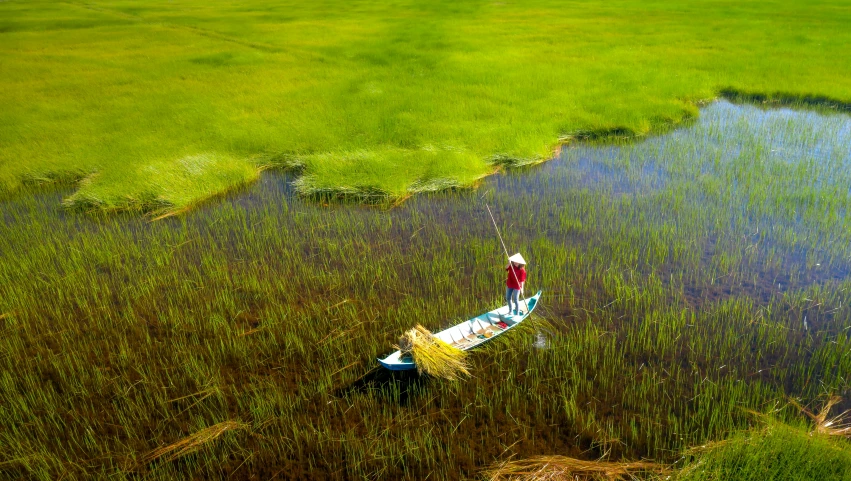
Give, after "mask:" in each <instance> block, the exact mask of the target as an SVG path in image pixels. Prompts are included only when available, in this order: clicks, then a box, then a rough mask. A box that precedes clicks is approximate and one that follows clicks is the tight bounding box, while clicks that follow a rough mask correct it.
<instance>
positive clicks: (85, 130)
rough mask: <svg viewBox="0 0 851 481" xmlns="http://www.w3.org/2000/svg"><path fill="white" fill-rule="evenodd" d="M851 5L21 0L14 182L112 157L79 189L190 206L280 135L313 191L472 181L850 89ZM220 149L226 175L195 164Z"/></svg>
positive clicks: (86, 169)
mask: <svg viewBox="0 0 851 481" xmlns="http://www.w3.org/2000/svg"><path fill="white" fill-rule="evenodd" d="M849 21H851V13H849V11H848V9H847V8H845V7H844V6H842V5H838V4H835V3H832V2H817V3H812V2H809V3H807V4H806V5H804V4H801V3H800V2H791V1H762V2H750V3H748V4H746V5H742V4H736V3H725V2H710V1H701V2H691V3H689V4H688V5H682V4H675V3H669V2H636V1H634V0H629V1H617V2H608V3H605V4H600V3H598V2H581V1H576V2H568V3H563V2H549V1H544V0H539V1H531V2H520V3H513V2H491V1H478V0H477V1H471V2H464V3H461V4H459V3H458V2H448V1H446V2H418V1H410V0H406V1H403V2H396V3H392V4H388V3H362V2H339V1H336V0H321V1H318V2H311V3H310V4H309V5H306V4H304V3H303V2H287V1H281V2H271V3H270V2H262V3H257V2H254V3H251V2H249V3H240V4H239V5H237V4H233V3H229V2H224V1H220V0H214V1H212V2H198V1H197V0H179V1H176V2H174V1H173V2H148V3H146V4H145V5H143V6H140V5H138V4H137V3H134V2H127V1H124V0H115V1H95V2H85V3H78V2H68V3H61V4H55V3H49V2H41V1H36V2H22V1H7V2H2V3H0V65H2V70H3V78H2V80H0V87H2V88H0V104H2V105H3V109H2V110H0V126H2V129H0V191H2V192H12V191H16V190H18V189H20V188H21V186H22V184H23V183H24V182H26V181H28V180H29V181H43V180H56V179H62V180H66V181H67V180H78V179H81V178H85V177H88V176H90V175H92V174H97V175H96V176H95V177H93V182H94V184H91V183H89V184H85V185H84V186H83V188H82V189H83V191H82V192H81V193H80V195H76V196H72V197H70V198H69V202H70V203H76V202H78V201H79V202H80V203H82V204H86V203H87V202H88V201H89V200H91V199H93V198H96V199H97V201H98V202H97V205H101V206H104V207H107V208H120V207H134V208H135V207H138V206H139V203H138V199H150V198H153V199H156V200H157V202H155V203H152V204H150V205H149V206H148V205H147V204H146V206H148V207H150V208H153V209H160V208H162V207H163V206H167V207H168V208H171V209H178V208H181V207H185V206H187V205H190V204H192V203H194V202H196V201H197V200H199V199H202V198H204V197H207V196H210V195H211V194H214V193H216V192H222V191H224V190H226V189H228V188H229V187H231V186H233V185H236V184H239V183H242V182H245V181H247V180H250V179H251V178H254V174H251V172H253V171H254V170H255V169H256V168H257V167H258V166H259V165H261V162H260V160H259V159H262V158H263V157H264V156H265V155H281V154H283V155H294V156H298V157H300V158H303V159H304V163H305V169H306V172H308V177H307V178H306V179H304V180H303V181H302V182H301V183H300V184H299V185H300V189H301V191H302V192H303V193H308V194H309V193H329V192H333V193H334V195H343V196H351V195H354V196H355V197H358V196H360V197H364V198H372V197H373V196H374V195H375V194H380V195H382V196H385V197H388V198H391V199H392V198H399V197H404V196H406V195H408V194H409V193H410V192H414V191H419V190H423V187H422V186H423V185H426V186H429V187H427V188H426V189H425V190H429V189H431V188H437V187H439V186H458V185H469V184H470V183H472V182H475V180H476V179H478V178H480V177H481V176H482V175H486V174H489V173H491V172H493V171H494V168H495V166H496V165H500V164H504V163H505V160H506V159H509V160H510V161H511V162H510V163H511V164H516V163H517V160H518V159H527V160H530V159H531V160H533V161H538V160H540V159H544V158H547V157H549V156H550V155H551V151H552V148H553V146H555V145H556V144H557V143H558V142H559V139H560V138H564V137H566V136H571V135H574V134H577V135H579V136H582V135H584V133H588V132H591V133H596V134H600V133H618V132H621V133H624V135H627V136H643V135H646V134H648V133H650V132H656V131H659V130H660V129H666V128H668V127H669V126H670V125H672V124H677V123H679V122H681V121H682V120H683V119H685V118H690V117H693V116H694V115H696V112H697V110H696V107H695V103H696V102H698V101H701V100H704V99H708V98H713V97H715V96H716V95H718V93H719V92H721V91H722V90H723V89H730V91H731V92H757V93H760V92H761V93H764V94H767V95H774V93H777V92H783V93H784V94H783V95H784V96H786V97H784V98H799V99H804V100H806V99H808V98H809V99H817V100H819V99H820V100H819V102H821V103H833V104H836V105H847V103H848V102H849V101H851V83H849V81H848V79H849V78H851V75H849V74H851V72H850V71H849V69H851V67H849V64H848V63H847V62H842V61H839V59H842V58H844V56H845V50H846V48H845V47H846V46H847V45H848V44H849V42H851V33H849V29H847V28H846V27H847V25H848V24H849ZM822 101H824V102H822ZM430 149H436V150H430ZM424 152H437V153H434V154H432V153H429V154H425V153H424ZM210 153H214V154H212V155H217V156H221V158H227V159H228V161H227V163H228V164H229V165H228V166H227V167H225V166H224V164H221V167H222V169H223V171H224V172H223V173H222V174H221V175H204V176H194V177H192V176H189V177H187V176H186V175H185V172H183V170H182V169H183V167H181V159H186V158H192V157H194V156H199V155H211V154H210ZM170 170H174V172H169V171H170ZM160 176H163V177H165V178H164V179H162V178H160ZM175 178H180V179H181V180H180V181H174V179H175Z"/></svg>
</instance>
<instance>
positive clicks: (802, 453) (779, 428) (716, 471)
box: [673, 420, 851, 481]
mask: <svg viewBox="0 0 851 481" xmlns="http://www.w3.org/2000/svg"><path fill="white" fill-rule="evenodd" d="M686 459H687V464H686V465H685V466H684V467H683V468H682V469H681V470H680V471H679V472H677V473H676V474H675V475H674V476H673V479H676V480H678V481H692V480H713V481H714V480H718V481H720V480H723V479H737V480H742V481H757V480H764V479H785V480H790V481H796V480H801V481H803V480H812V479H825V480H827V479H831V480H837V481H841V480H847V479H851V449H849V446H848V443H847V441H845V440H844V439H837V438H835V437H833V436H828V435H824V434H821V433H817V432H815V433H813V432H808V430H807V428H806V427H805V426H801V425H799V424H793V425H788V424H784V423H781V422H778V421H776V420H768V421H767V422H766V424H765V425H764V426H762V427H759V428H754V429H752V430H750V431H745V432H739V433H735V434H733V435H731V436H730V437H729V438H728V439H725V440H723V441H720V442H714V443H710V444H708V445H706V446H703V447H701V448H699V449H694V450H691V451H690V454H689V455H688V456H687V458H686Z"/></svg>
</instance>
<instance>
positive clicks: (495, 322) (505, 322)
mask: <svg viewBox="0 0 851 481" xmlns="http://www.w3.org/2000/svg"><path fill="white" fill-rule="evenodd" d="M540 298H541V291H538V293H537V294H535V295H534V296H532V297H529V298H526V299H525V300H522V301H520V307H521V311H522V309H524V308H528V310H527V311H526V312H523V313H522V314H519V315H517V316H509V315H508V314H509V312H508V306H502V307H500V308H499V309H494V310H492V311H490V312H486V313H484V314H482V315H480V316H477V317H474V318H472V319H470V320H468V321H464V322H461V323H460V324H456V325H455V326H452V327H450V328H448V329H444V330H442V331H440V332H438V333H437V334H434V336H435V337H437V338H438V339H440V340H442V341H443V342H445V343H447V344H449V345H450V346H453V347H456V348H458V349H460V350H462V351H468V350H470V349H473V348H475V347H478V346H481V345H482V344H484V343H486V342H488V341H490V340H491V339H493V338H495V337H497V336H499V335H502V334H505V333H506V332H507V331H510V330H511V328H512V327H514V326H516V325H518V324H520V323H521V322H523V320H524V319H526V318H527V317H529V314H531V313H532V311H534V310H535V306H537V305H538V299H540ZM378 362H380V363H381V365H382V366H384V367H386V368H387V369H390V370H391V371H408V370H410V369H416V368H417V365H416V364H415V363H414V360H413V359H411V356H403V355H402V353H401V351H396V352H394V353H392V354H390V355H389V356H387V357H385V358H384V359H379V360H378Z"/></svg>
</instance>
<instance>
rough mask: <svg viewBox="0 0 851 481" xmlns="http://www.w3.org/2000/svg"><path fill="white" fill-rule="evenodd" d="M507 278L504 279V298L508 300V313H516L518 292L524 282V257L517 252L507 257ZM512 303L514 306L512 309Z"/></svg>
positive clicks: (517, 310) (518, 311) (518, 310)
mask: <svg viewBox="0 0 851 481" xmlns="http://www.w3.org/2000/svg"><path fill="white" fill-rule="evenodd" d="M505 270H506V271H507V272H508V278H507V279H506V280H505V287H506V289H505V300H506V301H508V315H515V316H516V315H518V313H521V312H520V294H521V292H523V285H524V284H526V259H523V256H521V255H520V254H519V253H518V254H514V255H513V256H511V257H509V258H508V267H506V268H505ZM512 304H513V305H514V308H513V309H512V307H511V306H512Z"/></svg>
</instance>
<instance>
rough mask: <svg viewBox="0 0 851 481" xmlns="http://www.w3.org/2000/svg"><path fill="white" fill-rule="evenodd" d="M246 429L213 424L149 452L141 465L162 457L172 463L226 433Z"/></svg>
mask: <svg viewBox="0 0 851 481" xmlns="http://www.w3.org/2000/svg"><path fill="white" fill-rule="evenodd" d="M247 427H248V426H247V425H245V424H242V423H238V422H236V421H224V422H220V423H218V424H214V425H212V426H210V427H208V428H204V429H202V430H200V431H198V432H197V433H195V434H192V435H190V436H187V437H185V438H183V439H181V440H180V441H177V442H175V443H172V444H169V445H168V446H163V447H160V448H157V449H155V450H153V451H151V452H150V453H148V454H147V455H146V456H144V457H143V458H142V459H141V464H143V465H144V464H148V463H151V462H153V461H156V460H157V459H159V458H162V457H163V456H165V457H166V461H172V460H174V459H177V458H179V457H181V456H184V455H186V454H189V453H191V452H193V451H196V450H197V449H199V448H200V447H201V446H203V445H205V444H207V443H209V442H211V441H213V440H215V439H216V438H218V437H219V436H221V435H222V434H224V433H226V432H228V431H234V430H239V429H245V428H247Z"/></svg>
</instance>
